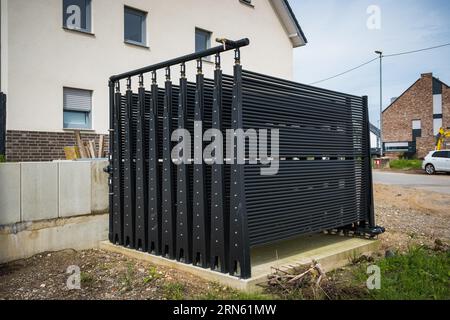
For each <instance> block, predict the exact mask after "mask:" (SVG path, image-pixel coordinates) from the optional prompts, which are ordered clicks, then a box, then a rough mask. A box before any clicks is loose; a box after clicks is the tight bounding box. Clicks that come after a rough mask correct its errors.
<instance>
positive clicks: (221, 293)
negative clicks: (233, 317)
mask: <svg viewBox="0 0 450 320" xmlns="http://www.w3.org/2000/svg"><path fill="white" fill-rule="evenodd" d="M195 299H196V300H252V301H255V300H274V299H277V297H274V296H272V295H270V294H263V293H251V292H244V291H239V290H235V289H232V288H229V287H224V286H223V285H220V284H218V283H212V285H211V289H210V290H209V291H208V293H206V294H203V295H200V296H197V297H196V298H195Z"/></svg>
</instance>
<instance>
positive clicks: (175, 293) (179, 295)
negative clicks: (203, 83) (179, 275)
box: [163, 282, 186, 300]
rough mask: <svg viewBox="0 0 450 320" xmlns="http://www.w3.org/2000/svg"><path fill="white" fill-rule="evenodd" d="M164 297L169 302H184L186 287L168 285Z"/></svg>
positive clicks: (180, 284) (182, 285)
mask: <svg viewBox="0 0 450 320" xmlns="http://www.w3.org/2000/svg"><path fill="white" fill-rule="evenodd" d="M163 290H164V297H165V298H166V299H167V300H184V299H185V291H186V287H185V286H184V284H182V283H178V282H175V283H167V284H165V285H164V287H163Z"/></svg>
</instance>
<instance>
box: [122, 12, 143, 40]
mask: <svg viewBox="0 0 450 320" xmlns="http://www.w3.org/2000/svg"><path fill="white" fill-rule="evenodd" d="M146 26H147V12H144V11H140V10H137V9H133V8H130V7H125V30H124V37H125V42H127V43H131V44H137V45H141V46H146V45H147V32H146V29H147V27H146Z"/></svg>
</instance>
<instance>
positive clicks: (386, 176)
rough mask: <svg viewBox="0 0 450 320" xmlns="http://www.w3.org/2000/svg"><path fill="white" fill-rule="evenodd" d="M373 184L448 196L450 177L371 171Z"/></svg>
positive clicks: (449, 192)
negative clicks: (409, 188) (402, 187)
mask: <svg viewBox="0 0 450 320" xmlns="http://www.w3.org/2000/svg"><path fill="white" fill-rule="evenodd" d="M373 182H374V183H376V184H388V185H397V186H405V187H411V188H416V189H421V190H428V191H434V192H441V193H448V194H450V175H445V174H444V175H434V176H429V175H426V174H409V173H397V172H382V171H377V170H374V171H373Z"/></svg>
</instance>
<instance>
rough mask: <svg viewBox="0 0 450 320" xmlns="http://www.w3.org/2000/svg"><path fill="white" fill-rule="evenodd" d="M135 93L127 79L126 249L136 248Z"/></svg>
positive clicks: (125, 157) (125, 152)
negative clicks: (133, 125) (133, 132)
mask: <svg viewBox="0 0 450 320" xmlns="http://www.w3.org/2000/svg"><path fill="white" fill-rule="evenodd" d="M132 104H133V92H132V91H131V79H130V78H129V79H127V90H126V93H125V112H124V131H125V132H124V134H125V140H124V157H123V169H124V197H123V201H124V204H123V211H124V218H123V222H124V229H123V233H124V245H125V246H126V247H130V248H134V247H135V243H134V240H135V236H134V227H135V210H134V208H135V198H134V187H135V185H134V175H135V174H134V172H133V157H132V150H131V147H132V140H131V139H132V134H131V121H132V119H131V117H132Z"/></svg>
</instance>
